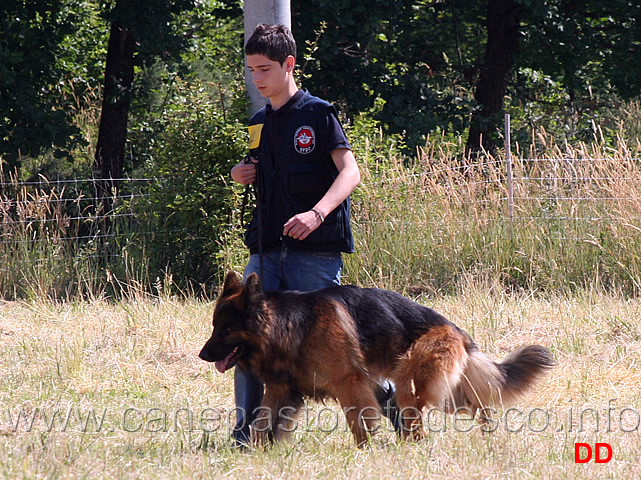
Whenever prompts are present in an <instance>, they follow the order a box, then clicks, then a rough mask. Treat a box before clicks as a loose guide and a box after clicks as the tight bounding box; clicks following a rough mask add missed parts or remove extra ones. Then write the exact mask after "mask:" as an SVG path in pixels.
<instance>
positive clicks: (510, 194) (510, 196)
mask: <svg viewBox="0 0 641 480" xmlns="http://www.w3.org/2000/svg"><path fill="white" fill-rule="evenodd" d="M505 162H506V163H507V213H508V218H509V222H510V241H514V184H513V179H512V153H511V145H510V114H509V113H506V114H505Z"/></svg>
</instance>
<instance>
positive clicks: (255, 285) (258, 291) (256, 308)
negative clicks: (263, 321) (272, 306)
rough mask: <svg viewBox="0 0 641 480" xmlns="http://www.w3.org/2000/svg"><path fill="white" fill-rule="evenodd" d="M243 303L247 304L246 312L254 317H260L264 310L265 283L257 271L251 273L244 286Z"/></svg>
mask: <svg viewBox="0 0 641 480" xmlns="http://www.w3.org/2000/svg"><path fill="white" fill-rule="evenodd" d="M242 298H243V303H244V305H245V312H247V314H248V316H249V317H250V318H253V319H256V320H257V319H258V317H260V315H261V313H262V311H263V307H264V306H263V300H264V295H263V284H262V282H261V281H260V278H259V277H258V275H257V274H256V273H251V274H250V275H249V277H247V280H245V286H244V287H243V295H242Z"/></svg>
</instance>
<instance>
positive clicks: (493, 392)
mask: <svg viewBox="0 0 641 480" xmlns="http://www.w3.org/2000/svg"><path fill="white" fill-rule="evenodd" d="M554 364H555V362H554V360H553V358H552V354H551V353H550V351H549V350H548V349H547V348H545V347H541V346H539V345H529V346H526V347H521V348H519V349H517V350H515V351H513V352H512V353H510V354H509V355H508V356H507V357H506V358H505V360H503V362H501V363H495V362H493V361H492V360H491V359H490V358H488V357H487V356H486V355H485V354H484V353H483V352H481V351H480V350H479V349H478V347H477V346H476V345H474V344H472V345H468V360H467V364H466V366H465V369H464V370H463V375H462V377H461V379H460V381H459V383H458V384H457V385H456V387H454V389H453V391H452V396H451V398H449V399H448V400H447V401H446V408H447V410H448V411H450V412H453V411H454V410H456V409H457V408H470V409H472V411H477V410H478V409H483V408H485V407H488V406H495V407H504V406H507V405H510V404H513V403H514V402H515V401H516V399H517V398H518V397H519V396H521V395H523V394H524V393H526V392H527V391H528V390H529V389H530V388H531V387H532V386H533V385H534V384H535V383H536V382H537V380H539V379H540V378H541V376H543V374H545V373H546V371H547V370H549V369H550V368H552V367H553V366H554Z"/></svg>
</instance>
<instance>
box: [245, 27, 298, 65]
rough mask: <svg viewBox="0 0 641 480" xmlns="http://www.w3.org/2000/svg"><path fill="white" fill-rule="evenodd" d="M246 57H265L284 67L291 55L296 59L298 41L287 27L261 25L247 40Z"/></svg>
mask: <svg viewBox="0 0 641 480" xmlns="http://www.w3.org/2000/svg"><path fill="white" fill-rule="evenodd" d="M245 55H265V56H266V57H267V58H269V59H270V60H273V61H275V62H278V63H280V64H281V65H282V64H283V63H284V62H285V59H286V58H287V57H288V56H289V55H291V56H293V57H294V58H296V41H295V40H294V36H293V35H292V32H291V30H290V29H289V28H287V27H286V26H285V25H267V24H264V23H261V24H259V25H258V26H257V27H256V30H254V33H252V36H251V37H249V40H247V43H246V44H245Z"/></svg>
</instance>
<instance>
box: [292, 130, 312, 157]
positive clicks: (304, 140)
mask: <svg viewBox="0 0 641 480" xmlns="http://www.w3.org/2000/svg"><path fill="white" fill-rule="evenodd" d="M314 146H316V135H315V134H314V129H313V128H312V127H308V126H304V127H299V128H298V130H296V133H295V134H294V148H295V149H296V151H297V152H298V153H303V154H306V153H310V152H311V151H312V150H314Z"/></svg>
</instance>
